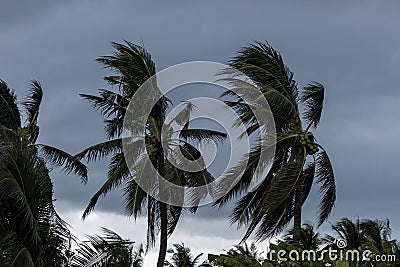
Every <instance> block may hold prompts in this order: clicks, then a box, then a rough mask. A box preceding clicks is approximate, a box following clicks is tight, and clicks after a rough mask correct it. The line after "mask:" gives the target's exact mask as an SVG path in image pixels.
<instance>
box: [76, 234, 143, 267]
mask: <svg viewBox="0 0 400 267" xmlns="http://www.w3.org/2000/svg"><path fill="white" fill-rule="evenodd" d="M101 231H102V235H95V236H88V239H89V240H88V241H84V242H81V243H80V244H79V247H78V249H77V251H76V255H74V256H73V257H72V263H71V267H82V266H93V267H142V266H143V247H142V246H139V248H138V249H137V250H135V249H134V247H133V244H134V242H132V241H129V240H127V239H123V238H122V237H121V236H120V235H118V234H117V233H115V232H114V231H111V230H109V229H107V228H102V229H101Z"/></svg>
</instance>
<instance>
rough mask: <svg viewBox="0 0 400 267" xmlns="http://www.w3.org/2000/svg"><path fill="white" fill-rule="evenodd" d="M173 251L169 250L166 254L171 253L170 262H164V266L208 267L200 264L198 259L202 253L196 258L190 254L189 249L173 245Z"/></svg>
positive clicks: (183, 245)
mask: <svg viewBox="0 0 400 267" xmlns="http://www.w3.org/2000/svg"><path fill="white" fill-rule="evenodd" d="M173 246H174V248H173V249H169V250H168V253H171V254H172V256H171V261H165V264H164V266H167V267H197V266H198V267H203V266H208V265H203V264H200V263H199V261H200V258H201V256H203V253H200V254H199V255H197V256H196V257H193V255H192V254H191V253H190V248H188V247H185V244H183V243H182V244H174V245H173Z"/></svg>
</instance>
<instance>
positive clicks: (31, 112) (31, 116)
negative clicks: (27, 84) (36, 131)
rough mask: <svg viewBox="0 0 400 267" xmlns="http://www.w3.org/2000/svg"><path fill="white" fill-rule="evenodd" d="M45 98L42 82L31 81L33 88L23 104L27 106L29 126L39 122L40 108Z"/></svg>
mask: <svg viewBox="0 0 400 267" xmlns="http://www.w3.org/2000/svg"><path fill="white" fill-rule="evenodd" d="M42 98H43V90H42V86H41V84H40V82H38V81H35V80H34V81H31V89H30V90H29V95H28V96H27V97H26V99H25V101H23V102H22V105H23V106H24V107H25V110H26V113H27V114H28V116H27V122H28V127H32V126H34V125H36V124H37V119H38V116H39V108H40V104H41V102H42Z"/></svg>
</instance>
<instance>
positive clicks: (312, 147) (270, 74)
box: [216, 42, 336, 245]
mask: <svg viewBox="0 0 400 267" xmlns="http://www.w3.org/2000/svg"><path fill="white" fill-rule="evenodd" d="M229 65H230V67H231V68H232V69H229V70H226V73H232V72H235V71H240V72H241V73H243V74H245V75H246V76H247V77H248V78H249V79H250V80H251V84H252V85H254V86H256V87H257V88H258V89H259V90H260V92H261V93H262V94H263V95H264V97H265V98H266V100H267V101H268V103H269V105H270V109H271V112H272V114H273V117H274V120H275V124H276V127H275V128H276V134H277V138H276V140H277V141H276V153H275V156H274V157H273V159H272V160H271V162H262V164H261V166H262V167H261V169H259V168H258V167H257V165H258V163H259V158H260V155H261V153H262V151H261V150H262V149H264V148H262V146H261V141H262V140H260V142H258V143H257V144H256V145H254V147H253V148H252V150H251V151H250V153H249V155H248V158H249V160H248V163H247V161H243V162H241V163H239V164H238V166H237V167H235V168H234V169H233V170H232V172H231V173H232V174H236V173H238V171H237V170H241V169H244V168H245V169H246V171H245V172H244V174H243V176H242V177H241V179H240V180H239V182H238V183H237V184H236V185H235V186H234V187H233V188H232V190H231V191H230V192H229V193H228V194H226V195H225V196H224V197H222V198H221V199H219V200H218V201H217V203H216V205H217V206H222V205H224V204H226V203H227V202H228V201H229V200H232V199H234V198H236V197H237V196H242V197H241V198H240V200H238V201H237V202H236V205H235V208H234V210H233V212H232V215H231V219H232V223H237V224H238V227H242V226H247V231H246V233H245V236H244V238H243V241H244V240H246V239H247V238H248V237H249V236H250V235H251V234H252V233H253V232H254V230H255V229H256V228H257V227H258V230H257V232H256V239H257V240H260V239H265V238H270V237H272V236H273V235H275V234H278V233H280V232H281V231H282V230H283V229H285V227H286V226H287V225H288V224H289V223H290V222H291V221H292V219H294V229H293V242H294V244H297V245H298V244H299V240H300V229H301V213H302V206H303V204H304V202H305V201H306V199H307V197H308V194H309V192H310V190H311V187H312V184H313V183H314V182H316V183H318V184H319V186H320V192H321V203H320V208H319V215H318V220H319V222H318V225H321V224H322V223H323V222H324V221H326V220H327V218H328V216H329V214H330V212H331V210H332V208H333V206H334V203H335V199H336V189H335V188H336V187H335V180H334V174H333V169H332V165H331V163H330V160H329V157H328V155H327V153H326V151H325V150H324V148H323V147H322V146H321V145H320V144H319V143H317V140H316V138H315V136H314V135H313V133H312V132H311V131H310V130H311V129H312V128H316V127H317V126H318V124H319V122H320V119H321V114H322V107H323V100H324V87H323V85H322V84H320V83H316V82H312V83H310V84H308V85H307V86H305V87H304V88H303V89H302V90H301V92H299V89H298V87H297V83H296V81H295V80H294V79H293V73H292V72H291V71H290V70H289V68H288V67H287V66H286V65H285V64H284V62H283V59H282V57H281V55H280V54H279V53H278V52H277V51H276V50H274V49H273V48H272V47H271V46H270V45H269V44H268V43H259V42H257V43H256V44H253V45H250V46H248V47H244V48H242V49H241V50H239V52H238V54H237V55H236V56H235V57H234V58H233V59H232V60H231V61H230V62H229ZM232 85H233V87H234V88H235V87H236V88H235V89H238V90H237V92H240V86H241V84H240V83H234V82H233V83H232ZM223 96H230V97H231V98H230V99H228V100H227V101H226V103H227V104H228V105H230V106H231V107H232V108H233V109H235V110H236V112H237V113H238V114H239V116H240V119H241V120H242V122H243V123H244V124H245V125H246V127H247V133H248V134H249V135H257V134H260V132H261V131H263V127H266V126H264V125H259V124H258V123H257V119H256V117H255V115H254V113H253V112H252V110H251V105H252V103H245V102H244V100H243V98H241V97H240V95H239V94H237V93H233V91H227V92H225V93H224V94H223ZM232 98H233V99H234V100H232ZM301 104H303V105H304V111H303V112H302V113H301V112H300V110H301V109H300V105H301ZM268 163H270V164H268ZM266 166H270V169H269V171H268V172H267V174H265V176H264V177H263V179H262V182H260V183H259V185H258V187H256V188H255V189H254V190H249V189H250V188H251V186H253V183H252V181H253V180H254V179H255V178H259V177H257V175H258V174H260V173H261V174H262V173H263V172H264V170H266V169H265V168H266ZM243 194H244V195H243Z"/></svg>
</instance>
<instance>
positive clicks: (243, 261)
mask: <svg viewBox="0 0 400 267" xmlns="http://www.w3.org/2000/svg"><path fill="white" fill-rule="evenodd" d="M208 260H209V261H210V262H211V263H212V264H214V265H213V266H223V267H248V266H251V267H258V266H259V267H261V266H270V265H267V264H269V263H267V262H265V263H263V261H264V260H263V259H261V257H260V253H259V252H258V251H257V248H256V246H255V244H254V243H251V244H250V246H248V245H247V243H245V244H244V245H236V246H234V247H233V248H232V249H230V250H229V251H228V252H227V253H226V254H220V255H213V254H208Z"/></svg>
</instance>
